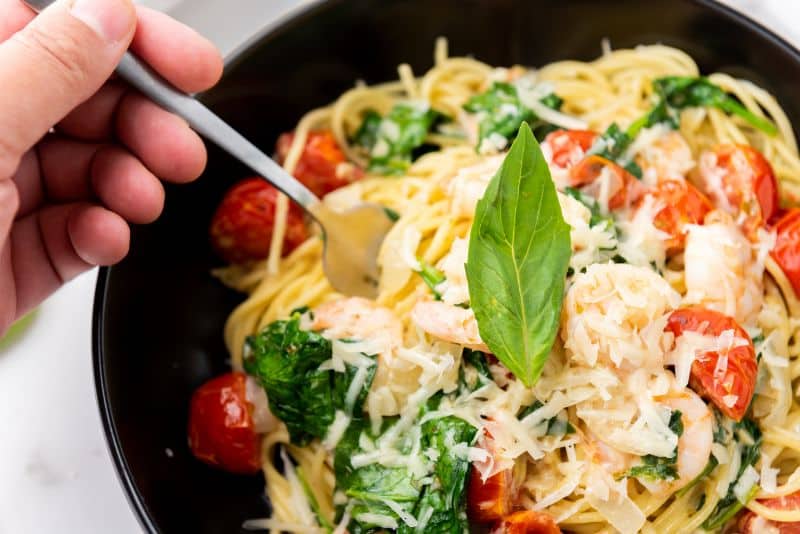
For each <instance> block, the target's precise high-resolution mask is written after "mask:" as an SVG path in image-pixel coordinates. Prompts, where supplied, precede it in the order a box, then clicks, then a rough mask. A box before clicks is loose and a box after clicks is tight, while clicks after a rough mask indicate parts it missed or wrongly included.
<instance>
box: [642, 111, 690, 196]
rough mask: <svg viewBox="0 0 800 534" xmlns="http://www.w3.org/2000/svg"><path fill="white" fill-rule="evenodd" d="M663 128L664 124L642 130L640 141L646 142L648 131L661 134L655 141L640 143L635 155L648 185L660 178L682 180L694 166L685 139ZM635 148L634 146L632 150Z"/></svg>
mask: <svg viewBox="0 0 800 534" xmlns="http://www.w3.org/2000/svg"><path fill="white" fill-rule="evenodd" d="M664 129H666V127H664V126H655V127H653V128H650V129H648V130H646V131H645V132H642V136H641V139H642V141H640V142H641V143H646V141H647V139H648V136H647V132H649V131H653V133H656V134H661V135H660V136H659V137H658V138H656V139H655V141H652V142H651V143H649V144H643V145H641V148H639V151H638V155H637V156H636V162H637V163H638V164H639V166H640V167H641V168H642V179H643V180H644V183H645V184H648V185H655V184H657V183H658V182H660V181H662V180H683V179H684V178H685V176H686V173H688V172H689V171H690V170H692V169H693V168H694V167H695V162H694V160H693V159H692V149H691V148H690V147H689V143H687V142H686V139H684V138H683V136H682V135H681V134H680V133H678V132H676V131H674V130H669V131H667V132H664V131H663V130H664ZM649 139H652V137H649ZM636 144H638V143H636ZM636 148H637V147H636V146H634V150H635V149H636Z"/></svg>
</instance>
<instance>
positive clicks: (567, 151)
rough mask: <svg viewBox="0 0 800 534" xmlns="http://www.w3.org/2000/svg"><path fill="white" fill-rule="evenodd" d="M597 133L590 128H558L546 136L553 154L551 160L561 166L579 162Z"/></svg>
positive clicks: (545, 139) (546, 141) (545, 140)
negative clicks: (589, 129)
mask: <svg viewBox="0 0 800 534" xmlns="http://www.w3.org/2000/svg"><path fill="white" fill-rule="evenodd" d="M595 139H597V134H596V133H594V132H590V131H588V130H556V131H555V132H551V133H549V134H547V137H545V138H544V143H546V144H547V145H548V146H549V147H550V150H551V152H552V154H553V156H552V158H551V161H552V162H553V163H555V164H556V165H558V166H559V167H564V168H566V167H569V166H570V165H572V164H575V163H578V162H579V161H580V160H581V159H583V156H584V155H585V154H586V152H587V151H588V150H589V149H590V148H591V147H592V145H593V144H594V141H595Z"/></svg>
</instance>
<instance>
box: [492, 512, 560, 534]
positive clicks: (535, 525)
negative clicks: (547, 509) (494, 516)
mask: <svg viewBox="0 0 800 534" xmlns="http://www.w3.org/2000/svg"><path fill="white" fill-rule="evenodd" d="M492 534H561V529H560V528H559V526H558V524H557V523H556V522H555V520H554V519H553V518H552V517H551V516H550V515H548V514H545V513H543V512H536V511H534V510H522V511H520V512H514V513H513V514H511V515H509V516H506V517H505V518H503V520H502V521H500V522H499V523H498V524H497V526H496V527H495V528H494V530H492Z"/></svg>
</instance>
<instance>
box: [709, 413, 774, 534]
mask: <svg viewBox="0 0 800 534" xmlns="http://www.w3.org/2000/svg"><path fill="white" fill-rule="evenodd" d="M726 434H728V433H727V432H726ZM728 438H729V439H735V440H736V441H738V442H739V444H740V446H739V454H740V456H741V459H742V461H741V465H740V466H739V471H738V472H737V474H736V478H735V479H734V480H733V482H731V484H730V486H728V492H727V493H726V495H725V497H723V498H722V499H721V500H720V501H719V502H718V503H717V506H716V507H715V508H714V511H713V512H711V515H710V516H709V517H708V518H707V519H706V520H705V521H704V522H703V525H702V527H703V528H704V529H705V530H716V529H719V528H721V527H722V526H723V525H724V524H725V523H727V522H728V521H729V520H730V519H731V518H732V517H733V516H735V515H736V514H737V513H738V512H739V510H741V509H742V508H743V507H744V505H745V504H746V503H747V502H749V501H750V499H752V498H753V497H754V496H755V494H756V492H757V491H758V485H757V484H753V487H751V488H750V490H749V491H748V493H747V496H746V498H745V502H744V503H743V502H741V501H740V500H739V499H738V498H737V497H736V494H735V493H734V491H733V490H734V488H735V487H736V483H737V482H738V481H739V478H741V476H742V473H744V471H745V469H747V466H755V465H756V462H758V459H759V457H760V455H761V442H762V440H763V437H762V435H761V429H759V428H758V424H757V423H756V422H755V421H753V420H752V419H742V420H741V421H740V422H738V423H733V425H732V430H731V432H730V435H728ZM715 440H716V436H715Z"/></svg>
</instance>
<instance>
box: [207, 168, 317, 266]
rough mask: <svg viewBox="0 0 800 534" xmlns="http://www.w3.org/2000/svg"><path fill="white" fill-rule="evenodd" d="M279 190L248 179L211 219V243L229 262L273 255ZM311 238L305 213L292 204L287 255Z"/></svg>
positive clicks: (285, 251)
mask: <svg viewBox="0 0 800 534" xmlns="http://www.w3.org/2000/svg"><path fill="white" fill-rule="evenodd" d="M277 199H278V190H277V189H275V188H274V187H273V186H271V185H270V184H268V183H267V182H265V181H264V180H262V179H261V178H247V179H245V180H242V181H241V182H239V183H237V184H236V185H234V186H233V187H232V188H231V189H230V190H228V192H227V193H225V197H224V198H223V199H222V202H221V203H220V205H219V206H218V207H217V211H216V212H215V213H214V217H213V218H212V219H211V229H210V230H209V233H210V235H211V244H212V245H213V246H214V250H216V251H217V254H219V255H220V256H222V258H223V259H225V261H227V262H229V263H244V262H247V261H252V260H260V259H264V258H266V257H267V256H268V255H269V247H270V243H271V241H272V231H273V229H274V228H275V204H276V202H277ZM306 239H308V229H307V228H306V225H305V222H304V221H303V212H302V211H301V210H300V208H299V207H297V206H296V205H295V204H293V203H291V202H290V203H289V216H288V219H287V222H286V235H285V237H284V243H283V253H284V254H288V253H289V252H291V251H292V250H294V249H295V248H296V247H297V246H298V245H300V244H301V243H302V242H303V241H305V240H306Z"/></svg>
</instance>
